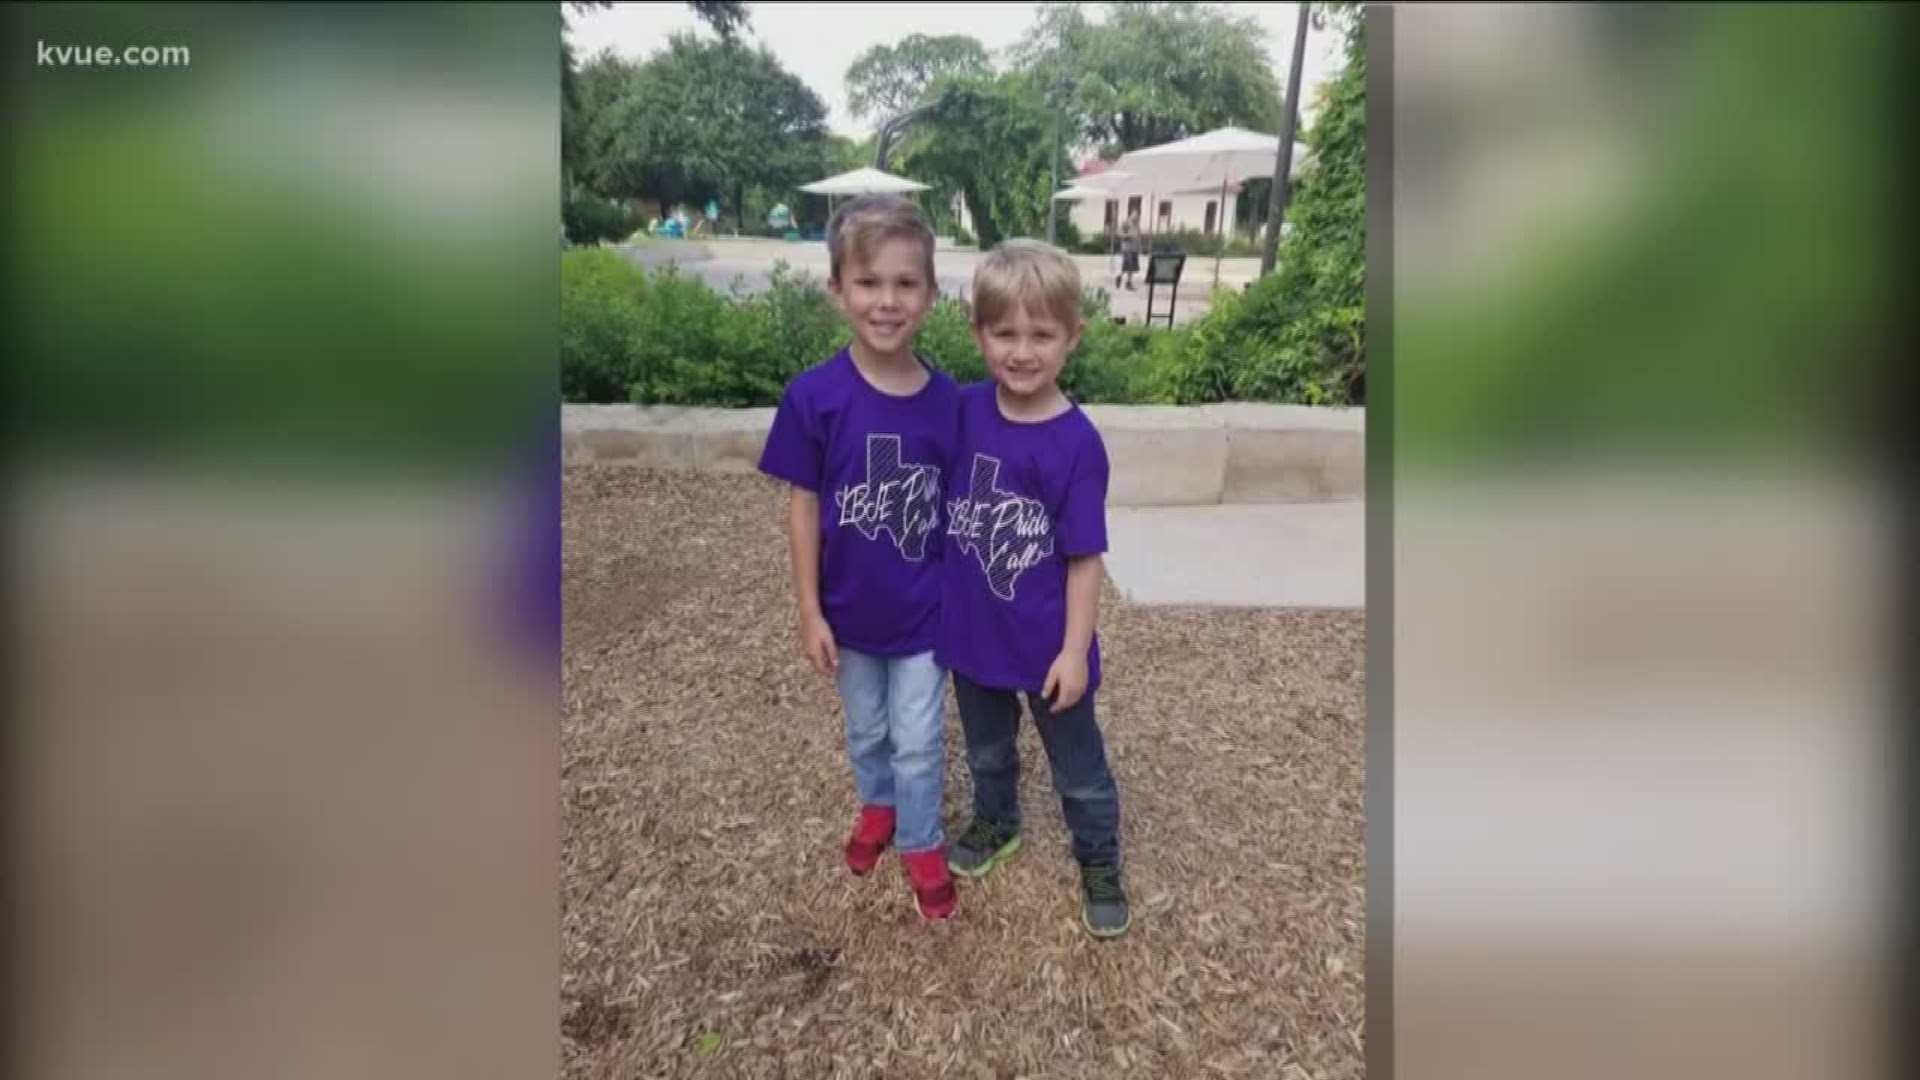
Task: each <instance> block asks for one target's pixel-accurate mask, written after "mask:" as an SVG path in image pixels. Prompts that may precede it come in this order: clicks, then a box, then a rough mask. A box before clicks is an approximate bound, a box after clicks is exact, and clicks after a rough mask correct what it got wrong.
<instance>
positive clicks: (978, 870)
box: [947, 817, 1020, 878]
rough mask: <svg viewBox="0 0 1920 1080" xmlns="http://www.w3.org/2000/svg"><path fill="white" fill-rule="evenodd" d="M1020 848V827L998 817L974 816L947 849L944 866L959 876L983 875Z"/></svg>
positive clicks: (974, 876) (981, 876)
mask: <svg viewBox="0 0 1920 1080" xmlns="http://www.w3.org/2000/svg"><path fill="white" fill-rule="evenodd" d="M1019 850H1020V830H1019V829H1018V828H1017V827H1015V826H1013V825H1009V824H1008V823H1006V822H1004V821H1001V820H999V819H998V818H984V817H977V818H974V819H973V823H972V824H971V825H968V826H967V831H966V832H964V833H961V834H960V839H958V840H956V841H954V842H953V844H952V845H951V846H950V847H948V848H947V868H948V869H949V870H952V871H953V872H954V873H956V874H959V875H960V876H962V877H969V878H983V877H986V876H987V871H989V870H991V869H993V868H994V866H995V865H996V864H998V863H1000V862H1002V861H1003V860H1005V859H1007V858H1008V857H1010V856H1012V855H1013V853H1014V852H1016V851H1019Z"/></svg>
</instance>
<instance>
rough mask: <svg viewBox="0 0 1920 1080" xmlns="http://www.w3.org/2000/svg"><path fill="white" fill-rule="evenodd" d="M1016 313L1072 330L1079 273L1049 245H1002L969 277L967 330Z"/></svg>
mask: <svg viewBox="0 0 1920 1080" xmlns="http://www.w3.org/2000/svg"><path fill="white" fill-rule="evenodd" d="M1016 309H1025V310H1027V311H1028V312H1037V313H1045V314H1047V315H1051V316H1052V317H1054V318H1055V319H1058V320H1059V321H1060V323H1061V325H1063V326H1075V325H1078V324H1079V322H1080V268H1079V267H1078V266H1076V265H1074V262H1073V260H1072V259H1071V258H1069V257H1068V255H1067V253H1066V252H1064V251H1061V250H1060V249H1059V248H1057V247H1054V246H1053V245H1052V244H1048V243H1043V242H1041V241H1039V240H1007V241H1003V242H1002V243H1001V244H1000V245H999V246H998V247H995V248H994V249H993V250H992V251H991V252H988V253H987V257H986V258H985V259H982V260H981V261H980V266H979V267H978V268H977V269H975V270H974V272H973V325H975V326H985V325H987V324H988V323H993V322H999V321H1000V320H1001V319H1003V318H1005V317H1006V316H1008V315H1010V314H1012V313H1013V312H1014V311H1015V310H1016Z"/></svg>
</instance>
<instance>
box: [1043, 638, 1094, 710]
mask: <svg viewBox="0 0 1920 1080" xmlns="http://www.w3.org/2000/svg"><path fill="white" fill-rule="evenodd" d="M1086 692H1087V655H1086V654H1085V653H1083V652H1079V651H1077V650H1076V651H1072V652H1063V653H1061V654H1060V655H1059V656H1056V657H1054V658H1053V666H1052V667H1050V668H1048V669H1047V681H1046V682H1045V683H1044V684H1042V685H1041V687H1040V696H1041V697H1043V698H1046V699H1047V704H1048V708H1050V709H1051V710H1052V711H1054V712H1056V713H1058V712H1065V711H1066V710H1068V709H1071V708H1073V706H1074V705H1075V703H1077V702H1078V701H1079V700H1080V698H1081V696H1082V695H1084V694H1085V693H1086Z"/></svg>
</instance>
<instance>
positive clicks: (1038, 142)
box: [900, 75, 1072, 245]
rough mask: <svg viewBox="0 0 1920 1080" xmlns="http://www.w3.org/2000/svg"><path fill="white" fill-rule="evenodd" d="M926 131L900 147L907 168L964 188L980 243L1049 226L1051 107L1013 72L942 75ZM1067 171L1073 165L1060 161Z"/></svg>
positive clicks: (1066, 176) (949, 186)
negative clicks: (979, 74) (986, 74)
mask: <svg viewBox="0 0 1920 1080" xmlns="http://www.w3.org/2000/svg"><path fill="white" fill-rule="evenodd" d="M928 98H929V100H931V101H933V102H934V103H935V104H934V106H933V108H932V110H931V111H930V112H929V113H928V114H927V116H926V117H925V118H924V119H923V120H922V121H921V125H920V126H921V131H920V134H919V135H918V136H916V137H915V138H914V139H913V140H911V141H910V142H909V143H908V144H907V145H906V147H904V148H903V149H902V152H901V156H900V161H901V165H902V167H903V169H904V170H905V171H906V172H908V173H909V174H911V175H913V176H916V177H919V178H921V179H924V180H929V181H936V182H938V183H939V185H940V186H942V187H944V188H946V189H947V190H957V191H961V192H964V193H965V195H966V199H967V209H968V210H969V211H970V212H971V213H972V215H973V222H974V227H975V229H976V230H977V232H978V235H979V238H980V243H981V244H982V245H991V244H994V243H997V242H998V241H999V240H1001V239H1003V238H1005V237H1008V236H1036V235H1039V234H1041V233H1042V232H1044V231H1045V229H1046V220H1047V201H1048V199H1049V198H1051V196H1052V192H1051V191H1050V190H1049V186H1048V185H1049V183H1050V182H1051V177H1050V174H1049V167H1050V164H1051V162H1050V155H1051V154H1052V152H1053V114H1052V113H1051V112H1050V111H1049V110H1048V109H1047V106H1046V102H1045V101H1044V100H1042V99H1041V97H1040V96H1039V94H1037V93H1036V92H1034V90H1033V89H1032V88H1031V87H1030V86H1029V85H1028V84H1027V82H1026V80H1024V79H1022V78H1019V77H1018V76H1012V75H1001V76H987V77H982V76H977V75H976V76H943V77H941V78H940V79H938V80H936V81H935V83H934V85H933V87H932V88H931V92H930V93H929V95H928ZM1061 164H1062V169H1063V171H1062V173H1061V179H1062V180H1063V181H1064V180H1066V179H1069V178H1070V175H1071V172H1072V170H1071V167H1070V166H1069V165H1068V164H1067V163H1066V162H1064V161H1063V162H1062V163H1061Z"/></svg>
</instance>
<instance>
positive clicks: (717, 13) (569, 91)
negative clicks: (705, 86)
mask: <svg viewBox="0 0 1920 1080" xmlns="http://www.w3.org/2000/svg"><path fill="white" fill-rule="evenodd" d="M687 6H688V7H690V8H692V9H693V13H694V14H695V15H698V16H699V17H700V18H701V19H702V20H703V21H705V22H706V24H707V25H708V26H711V27H713V29H714V32H715V33H717V34H719V35H720V38H721V40H723V41H734V40H736V39H737V38H738V37H739V33H740V31H742V30H744V29H746V28H747V27H748V26H749V24H750V23H749V16H748V14H747V5H746V4H744V3H741V2H739V0H691V2H690V3H688V4H687ZM612 7H613V0H568V2H567V8H568V10H570V11H573V12H575V13H576V14H586V13H589V12H592V11H596V10H607V9H610V8H612ZM576 60H577V58H576V57H575V56H574V52H573V43H572V42H571V41H568V40H567V36H566V33H565V29H564V27H563V29H562V32H561V34H560V178H561V185H562V188H563V190H571V189H572V187H573V183H574V180H575V178H576V177H577V176H578V175H579V172H580V166H581V153H582V151H581V146H580V143H581V140H582V138H583V137H584V134H585V128H586V124H587V119H586V117H585V116H584V115H582V108H581V104H580V94H579V85H578V84H579V69H578V67H577V63H576Z"/></svg>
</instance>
